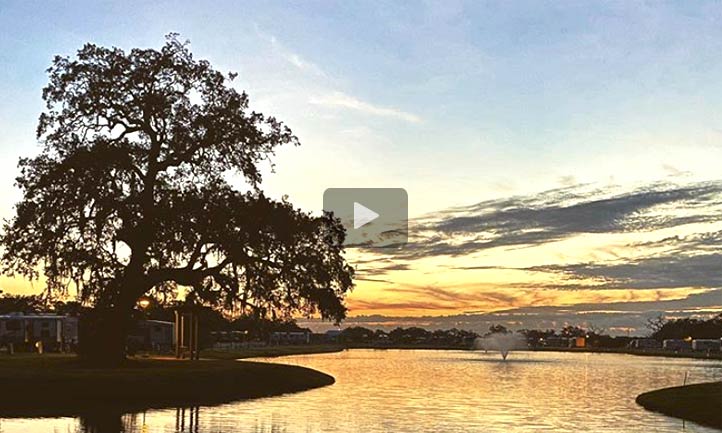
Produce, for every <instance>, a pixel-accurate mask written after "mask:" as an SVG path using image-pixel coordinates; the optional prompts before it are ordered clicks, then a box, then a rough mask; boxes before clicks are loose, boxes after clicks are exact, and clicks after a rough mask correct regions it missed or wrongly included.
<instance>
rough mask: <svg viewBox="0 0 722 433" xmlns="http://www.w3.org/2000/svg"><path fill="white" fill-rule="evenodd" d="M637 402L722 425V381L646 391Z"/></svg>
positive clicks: (714, 425)
mask: <svg viewBox="0 0 722 433" xmlns="http://www.w3.org/2000/svg"><path fill="white" fill-rule="evenodd" d="M637 403H638V404H639V405H641V406H642V407H644V408H645V409H647V410H651V411H654V412H659V413H663V414H665V415H668V416H673V417H676V418H682V419H685V420H688V421H694V422H696V423H697V424H702V425H706V426H709V427H715V428H718V429H722V382H712V383H699V384H694V385H686V386H677V387H674V388H664V389H659V390H656V391H650V392H645V393H644V394H640V395H639V396H638V397H637Z"/></svg>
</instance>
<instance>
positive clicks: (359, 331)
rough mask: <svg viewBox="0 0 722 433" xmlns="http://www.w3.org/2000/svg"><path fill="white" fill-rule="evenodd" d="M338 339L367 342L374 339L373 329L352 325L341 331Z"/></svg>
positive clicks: (341, 340) (347, 341)
mask: <svg viewBox="0 0 722 433" xmlns="http://www.w3.org/2000/svg"><path fill="white" fill-rule="evenodd" d="M338 339H339V341H340V342H342V343H369V342H371V341H373V339H374V331H372V330H370V329H368V328H364V327H363V326H352V327H350V328H346V329H344V330H343V331H341V334H340V335H339V336H338Z"/></svg>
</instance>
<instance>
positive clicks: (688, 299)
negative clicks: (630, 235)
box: [300, 289, 722, 335]
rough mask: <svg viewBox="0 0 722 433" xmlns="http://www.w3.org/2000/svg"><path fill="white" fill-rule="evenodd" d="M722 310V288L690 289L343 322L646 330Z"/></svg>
mask: <svg viewBox="0 0 722 433" xmlns="http://www.w3.org/2000/svg"><path fill="white" fill-rule="evenodd" d="M375 304H376V303H373V302H368V303H367V305H366V306H368V307H374V306H375V307H379V308H382V309H385V308H388V307H389V306H391V305H393V306H395V307H402V308H401V309H412V310H417V309H420V308H423V305H424V303H423V302H420V301H411V302H403V301H400V302H396V303H393V302H392V303H388V304H384V303H378V304H379V305H375ZM720 312H722V289H716V290H708V291H705V292H703V293H692V294H690V295H688V296H684V297H681V298H678V299H667V300H659V301H635V300H632V301H621V302H598V303H581V304H576V305H569V306H566V305H565V306H540V307H535V306H526V307H519V308H509V309H504V310H498V311H493V312H482V313H476V312H468V313H463V314H452V315H444V316H431V315H426V316H420V317H404V316H387V315H380V314H374V315H363V316H356V317H350V318H348V319H347V320H346V321H345V322H344V326H348V327H350V326H365V327H370V328H373V329H377V328H379V329H386V330H390V329H393V328H395V327H397V326H405V327H409V326H420V327H423V328H426V329H450V328H461V329H468V330H472V331H476V332H480V333H482V332H485V331H487V330H488V329H489V326H491V325H494V324H504V325H506V326H507V327H509V328H510V329H523V328H527V329H560V328H562V327H564V326H565V325H576V326H583V327H589V326H592V325H593V326H595V327H597V328H603V329H605V330H606V331H607V332H610V333H611V334H613V335H614V334H624V335H626V334H627V332H630V333H631V335H645V334H647V333H648V332H649V329H648V328H647V327H646V324H647V320H649V319H651V318H654V317H657V316H659V315H662V316H664V317H667V318H674V317H698V318H704V319H707V318H710V317H713V316H715V315H717V314H720ZM300 324H301V326H309V327H311V328H314V329H319V330H320V329H326V328H327V327H329V326H330V325H328V324H324V323H322V322H320V321H318V320H306V321H304V320H302V321H301V322H300Z"/></svg>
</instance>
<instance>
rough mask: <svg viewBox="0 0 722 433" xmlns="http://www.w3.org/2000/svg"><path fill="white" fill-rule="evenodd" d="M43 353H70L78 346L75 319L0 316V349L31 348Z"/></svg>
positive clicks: (46, 316)
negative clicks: (39, 346)
mask: <svg viewBox="0 0 722 433" xmlns="http://www.w3.org/2000/svg"><path fill="white" fill-rule="evenodd" d="M39 342H40V343H42V346H43V350H45V351H61V350H70V349H72V348H74V347H75V345H77V344H78V318H77V317H73V316H58V315H53V314H22V313H12V314H4V315H0V346H8V345H10V344H12V345H13V347H15V348H22V347H27V348H29V349H31V348H33V347H35V345H36V344H37V343H39Z"/></svg>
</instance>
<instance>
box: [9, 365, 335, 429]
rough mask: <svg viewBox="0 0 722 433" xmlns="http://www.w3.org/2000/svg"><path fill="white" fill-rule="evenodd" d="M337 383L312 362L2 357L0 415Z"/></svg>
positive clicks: (143, 405)
mask: <svg viewBox="0 0 722 433" xmlns="http://www.w3.org/2000/svg"><path fill="white" fill-rule="evenodd" d="M333 382H334V379H333V377H331V376H329V375H327V374H324V373H321V372H318V371H315V370H311V369H308V368H303V367H298V366H290V365H280V364H268V363H259V362H249V361H243V362H237V361H224V360H202V361H195V362H191V361H177V360H158V359H146V360H130V361H128V362H127V363H126V365H124V366H122V367H118V368H111V369H98V368H90V367H87V366H84V365H82V364H81V363H80V362H79V361H78V359H77V358H75V357H73V356H60V355H43V356H38V355H16V356H2V357H0V384H1V387H2V392H0V417H27V416H64V415H68V416H75V415H83V414H84V413H92V412H94V411H102V410H104V409H108V408H112V409H113V410H116V411H118V410H122V411H126V412H129V411H137V410H144V409H148V408H163V407H176V406H184V407H187V406H195V405H210V404H219V403H224V402H229V401H233V400H239V399H246V398H255V397H266V396H273V395H278V394H284V393H289V392H297V391H303V390H307V389H311V388H318V387H322V386H326V385H330V384H332V383H333Z"/></svg>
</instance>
